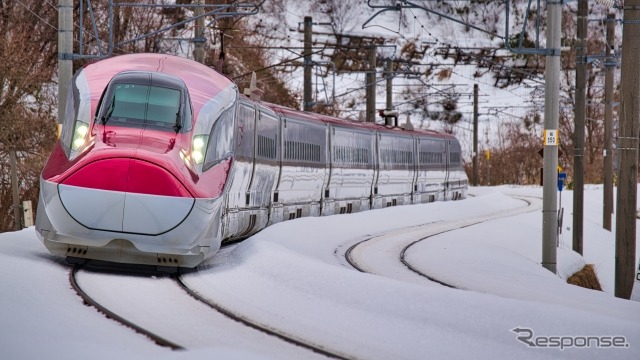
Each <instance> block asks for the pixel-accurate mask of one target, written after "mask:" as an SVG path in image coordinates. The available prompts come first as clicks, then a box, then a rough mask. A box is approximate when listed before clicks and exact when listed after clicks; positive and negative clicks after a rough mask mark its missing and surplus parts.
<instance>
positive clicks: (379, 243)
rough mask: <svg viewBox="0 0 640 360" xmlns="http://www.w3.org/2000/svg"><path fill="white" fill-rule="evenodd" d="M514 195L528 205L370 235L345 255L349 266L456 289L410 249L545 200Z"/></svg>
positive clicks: (530, 208) (531, 208)
mask: <svg viewBox="0 0 640 360" xmlns="http://www.w3.org/2000/svg"><path fill="white" fill-rule="evenodd" d="M512 197H513V198H515V199H518V200H521V201H522V202H524V204H525V205H524V206H522V207H517V208H513V209H507V210H502V211H495V212H491V213H487V214H484V215H479V216H474V217H471V218H464V219H455V220H449V221H437V222H431V223H426V224H422V225H417V226H413V227H411V228H403V229H398V230H395V231H391V232H386V233H384V234H380V235H377V236H371V237H367V238H365V239H363V240H360V241H358V242H356V243H355V244H352V245H351V246H349V247H348V248H347V249H346V251H344V254H343V256H344V258H345V259H346V261H347V263H348V264H349V265H350V266H352V267H353V268H354V269H356V270H358V271H361V272H366V273H371V274H376V275H381V276H386V277H390V278H393V279H397V280H402V281H408V282H413V283H419V284H422V285H434V286H440V285H442V286H447V287H451V288H455V286H453V285H452V284H449V283H447V282H444V281H442V280H439V279H437V278H436V277H434V276H432V275H430V274H427V273H426V272H425V271H422V270H420V269H418V267H416V266H414V265H413V264H412V263H411V262H410V261H408V260H407V256H406V255H407V253H408V251H409V250H410V249H411V248H412V247H413V246H414V245H416V244H418V243H420V242H422V241H425V240H427V239H429V238H432V237H434V236H437V235H440V234H444V233H447V232H450V231H455V230H458V229H462V228H466V227H470V226H474V225H478V224H481V223H485V222H489V221H493V220H497V219H501V218H506V217H510V216H516V215H520V214H524V213H528V212H533V211H536V210H540V209H541V208H542V199H540V198H537V197H528V196H512ZM336 252H337V253H339V252H340V250H339V249H337V250H336Z"/></svg>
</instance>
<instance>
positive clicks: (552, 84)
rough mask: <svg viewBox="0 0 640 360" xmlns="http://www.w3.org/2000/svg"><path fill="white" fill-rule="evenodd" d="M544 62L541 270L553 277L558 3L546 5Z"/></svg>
mask: <svg viewBox="0 0 640 360" xmlns="http://www.w3.org/2000/svg"><path fill="white" fill-rule="evenodd" d="M547 15H548V16H547V54H546V61H545V102H544V104H545V106H544V181H543V189H542V196H543V200H542V266H544V267H545V268H546V269H548V270H549V271H551V272H552V273H554V274H555V273H556V264H557V261H556V257H557V255H556V254H557V242H558V193H557V190H558V189H557V181H558V119H559V116H560V107H559V100H558V99H559V98H560V96H559V95H560V30H561V25H562V19H561V15H562V3H561V2H560V1H555V0H554V1H551V2H549V1H548V2H547Z"/></svg>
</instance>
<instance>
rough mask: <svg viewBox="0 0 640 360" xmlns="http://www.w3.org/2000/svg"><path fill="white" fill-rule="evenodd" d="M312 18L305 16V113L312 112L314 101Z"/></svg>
mask: <svg viewBox="0 0 640 360" xmlns="http://www.w3.org/2000/svg"><path fill="white" fill-rule="evenodd" d="M312 21H313V20H312V18H311V16H305V17H304V52H303V55H304V84H303V87H304V89H303V92H304V100H303V102H304V104H303V105H302V106H303V110H304V111H311V108H312V107H313V106H312V105H313V100H312V95H313V89H312V88H311V69H312V64H311V46H312V43H311V34H312V33H311V29H312V26H313V24H312Z"/></svg>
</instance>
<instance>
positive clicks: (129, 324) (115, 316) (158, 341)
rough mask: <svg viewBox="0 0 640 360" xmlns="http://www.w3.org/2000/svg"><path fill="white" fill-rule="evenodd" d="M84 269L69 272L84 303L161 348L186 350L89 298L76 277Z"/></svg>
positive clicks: (77, 267) (74, 287) (75, 267)
mask: <svg viewBox="0 0 640 360" xmlns="http://www.w3.org/2000/svg"><path fill="white" fill-rule="evenodd" d="M81 267H82V265H75V266H74V267H73V269H72V270H71V271H70V272H69V283H71V287H73V289H74V290H75V291H76V293H77V294H78V296H80V297H81V298H82V301H84V303H85V304H87V305H89V306H93V307H94V308H96V309H97V310H98V311H99V312H101V313H103V314H104V315H105V316H106V317H107V318H109V319H113V320H115V321H117V322H119V323H121V324H122V325H125V326H127V327H129V328H131V329H133V330H135V331H136V332H138V333H140V334H142V335H145V336H146V337H148V338H150V339H151V340H153V341H154V342H155V343H156V344H158V345H160V346H164V347H169V348H171V349H172V350H184V347H182V346H180V345H178V344H176V343H174V342H172V341H169V340H167V339H165V338H163V337H161V336H159V335H157V334H155V333H153V332H151V331H149V330H146V329H144V328H143V327H141V326H138V325H136V324H134V323H132V322H131V321H129V320H127V319H125V318H123V317H122V316H120V315H118V314H116V313H114V312H113V311H111V310H109V309H107V308H106V307H104V306H102V305H101V304H100V303H98V302H97V301H95V300H94V299H93V298H92V297H91V296H89V294H87V293H86V292H85V291H84V290H82V287H80V285H79V284H78V280H77V278H76V275H77V273H78V271H79V270H80V268H81Z"/></svg>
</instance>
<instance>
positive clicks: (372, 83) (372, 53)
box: [365, 45, 376, 122]
mask: <svg viewBox="0 0 640 360" xmlns="http://www.w3.org/2000/svg"><path fill="white" fill-rule="evenodd" d="M365 79H366V84H365V86H366V89H367V91H366V93H367V122H375V121H376V46H375V45H371V48H370V49H369V71H367V74H366V76H365Z"/></svg>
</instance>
